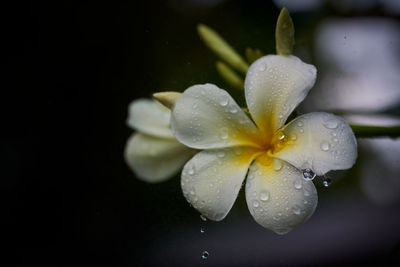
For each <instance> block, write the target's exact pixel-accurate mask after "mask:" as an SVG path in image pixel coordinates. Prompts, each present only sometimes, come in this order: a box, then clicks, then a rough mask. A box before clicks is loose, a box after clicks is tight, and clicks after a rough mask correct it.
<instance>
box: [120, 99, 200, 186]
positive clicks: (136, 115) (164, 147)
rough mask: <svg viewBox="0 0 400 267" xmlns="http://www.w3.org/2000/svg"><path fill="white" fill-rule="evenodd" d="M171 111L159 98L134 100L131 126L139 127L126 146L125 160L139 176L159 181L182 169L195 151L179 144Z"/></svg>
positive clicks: (151, 181)
mask: <svg viewBox="0 0 400 267" xmlns="http://www.w3.org/2000/svg"><path fill="white" fill-rule="evenodd" d="M170 117H171V111H170V110H169V109H167V108H166V107H164V106H162V105H161V104H159V103H157V102H156V101H153V100H149V99H138V100H134V101H133V102H132V103H131V104H130V105H129V115H128V120H127V125H128V126H129V127H131V128H132V129H134V130H136V131H137V132H136V133H133V134H132V135H131V136H130V137H129V139H128V141H127V143H126V146H125V153H124V156H125V161H126V163H127V164H128V166H129V167H130V168H131V169H132V171H133V172H134V173H135V174H136V175H137V177H138V178H139V179H141V180H143V181H146V182H150V183H156V182H161V181H164V180H166V179H168V178H170V177H172V176H174V175H175V174H177V173H178V172H179V170H180V169H181V168H182V166H183V165H184V164H185V163H186V161H187V160H188V159H190V157H192V156H193V153H194V150H193V149H191V148H188V147H186V146H184V145H182V144H181V143H179V142H178V141H177V140H176V139H175V137H174V136H173V135H172V132H171V129H170V123H169V122H170Z"/></svg>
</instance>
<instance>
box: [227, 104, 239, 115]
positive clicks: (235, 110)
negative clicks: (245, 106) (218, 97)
mask: <svg viewBox="0 0 400 267" xmlns="http://www.w3.org/2000/svg"><path fill="white" fill-rule="evenodd" d="M229 112H230V113H232V114H235V113H237V112H238V109H237V108H236V107H235V106H232V107H231V108H230V109H229Z"/></svg>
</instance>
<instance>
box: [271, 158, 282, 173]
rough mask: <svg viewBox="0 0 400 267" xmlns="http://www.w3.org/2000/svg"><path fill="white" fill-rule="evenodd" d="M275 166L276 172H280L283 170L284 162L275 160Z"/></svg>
mask: <svg viewBox="0 0 400 267" xmlns="http://www.w3.org/2000/svg"><path fill="white" fill-rule="evenodd" d="M273 165H274V170H275V171H279V170H281V169H282V166H283V165H282V162H281V161H280V160H279V159H274V163H273Z"/></svg>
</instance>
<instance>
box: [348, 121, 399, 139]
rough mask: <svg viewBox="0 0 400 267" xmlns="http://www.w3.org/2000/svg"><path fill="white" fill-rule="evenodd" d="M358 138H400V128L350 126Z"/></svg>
mask: <svg viewBox="0 0 400 267" xmlns="http://www.w3.org/2000/svg"><path fill="white" fill-rule="evenodd" d="M350 126H351V128H352V129H353V132H354V134H355V135H356V137H361V138H362V137H392V138H397V137H400V126H371V125H357V124H350Z"/></svg>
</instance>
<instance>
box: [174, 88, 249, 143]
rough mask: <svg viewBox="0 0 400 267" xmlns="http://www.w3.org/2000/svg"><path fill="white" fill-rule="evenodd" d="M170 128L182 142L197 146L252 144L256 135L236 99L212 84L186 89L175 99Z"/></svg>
mask: <svg viewBox="0 0 400 267" xmlns="http://www.w3.org/2000/svg"><path fill="white" fill-rule="evenodd" d="M171 129H172V131H173V132H174V135H175V137H176V138H177V139H178V140H179V141H180V142H181V143H183V144H185V145H187V146H189V147H193V148H198V149H208V148H212V149H214V148H222V147H230V146H235V145H254V144H253V142H254V140H255V139H256V136H257V135H256V133H257V128H256V126H255V125H254V123H253V122H252V121H251V120H250V119H249V118H248V117H247V115H246V114H245V113H244V112H243V111H242V110H241V109H240V107H239V106H238V105H237V104H236V102H235V100H233V98H232V97H231V96H230V95H229V94H228V93H227V92H226V91H225V90H222V89H219V88H218V87H217V86H215V85H213V84H203V85H194V86H192V87H189V88H188V89H186V91H185V92H184V93H183V94H182V96H181V97H180V98H178V100H177V101H176V103H175V107H174V109H173V111H172V116H171Z"/></svg>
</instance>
